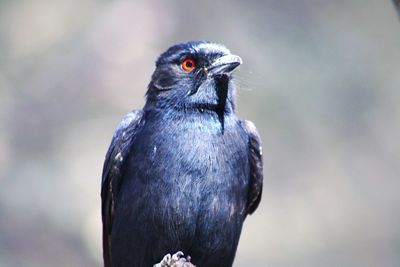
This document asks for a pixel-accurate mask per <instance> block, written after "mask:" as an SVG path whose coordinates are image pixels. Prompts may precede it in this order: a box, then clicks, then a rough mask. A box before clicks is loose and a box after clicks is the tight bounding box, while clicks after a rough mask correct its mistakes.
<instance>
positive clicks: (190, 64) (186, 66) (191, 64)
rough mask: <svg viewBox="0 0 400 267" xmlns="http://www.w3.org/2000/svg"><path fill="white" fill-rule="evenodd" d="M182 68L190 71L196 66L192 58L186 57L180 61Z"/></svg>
mask: <svg viewBox="0 0 400 267" xmlns="http://www.w3.org/2000/svg"><path fill="white" fill-rule="evenodd" d="M181 66H182V69H183V70H184V71H187V72H190V71H192V70H193V69H194V68H195V67H196V63H195V62H194V60H193V59H191V58H187V59H185V60H184V61H182V63H181Z"/></svg>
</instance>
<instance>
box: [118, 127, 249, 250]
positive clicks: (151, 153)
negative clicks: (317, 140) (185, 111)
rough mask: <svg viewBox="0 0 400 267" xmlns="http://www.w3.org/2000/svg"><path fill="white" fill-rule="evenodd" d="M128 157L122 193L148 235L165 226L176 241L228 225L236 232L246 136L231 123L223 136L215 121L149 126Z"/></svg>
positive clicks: (244, 187) (243, 192)
mask: <svg viewBox="0 0 400 267" xmlns="http://www.w3.org/2000/svg"><path fill="white" fill-rule="evenodd" d="M132 153H133V155H132V156H131V158H130V160H129V166H128V172H127V173H128V175H129V177H126V178H127V180H129V182H128V185H127V188H128V187H129V188H130V189H128V190H129V191H130V192H129V193H127V194H128V195H130V203H135V204H134V205H135V207H136V211H133V213H136V218H139V219H138V220H142V223H146V224H149V225H153V226H154V227H155V228H154V229H153V230H154V231H157V230H156V229H159V230H161V229H164V228H165V226H166V225H167V226H168V229H169V231H168V232H170V233H173V235H176V236H177V240H180V242H183V241H182V240H188V242H192V241H191V240H193V238H194V235H198V236H197V238H198V239H199V238H200V239H201V236H202V235H201V233H202V232H204V233H206V232H207V235H204V238H206V237H207V236H208V234H209V232H210V231H211V232H214V233H215V234H218V232H221V231H222V232H223V231H225V232H226V229H229V227H227V226H228V225H229V224H232V223H233V224H237V225H240V227H239V228H241V223H242V221H243V220H244V217H245V204H246V198H247V192H248V179H249V165H248V154H247V153H248V151H247V139H246V135H245V133H244V132H243V130H242V129H241V127H239V125H238V123H237V121H236V120H234V119H228V120H227V123H226V125H225V130H224V133H223V134H222V133H221V131H220V128H219V126H218V122H217V121H211V122H210V121H201V120H200V121H196V120H188V121H183V122H182V121H169V122H168V121H167V122H165V121H163V122H157V123H156V122H154V123H150V124H148V125H146V126H145V127H144V130H143V131H142V132H141V133H140V135H138V138H137V139H136V141H135V144H134V151H133V152H132ZM124 179H125V178H124ZM143 206H146V208H147V211H146V213H143V214H142V213H141V211H139V210H138V209H140V208H141V207H143ZM137 215H139V216H137ZM224 228H225V229H224ZM163 231H164V232H165V229H164V230H163ZM232 231H233V230H232ZM239 231H240V229H239ZM227 235H228V236H229V237H230V238H234V236H236V235H237V233H235V234H234V233H233V232H231V233H227ZM178 236H179V237H178ZM169 238H170V237H169ZM232 242H234V240H232ZM210 246H212V245H210Z"/></svg>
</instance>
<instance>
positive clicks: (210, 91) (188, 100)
mask: <svg viewBox="0 0 400 267" xmlns="http://www.w3.org/2000/svg"><path fill="white" fill-rule="evenodd" d="M241 63H242V60H241V58H240V57H238V56H235V55H233V54H231V52H230V51H229V50H228V49H227V48H226V47H224V46H223V45H219V44H215V43H210V42H205V41H191V42H186V43H181V44H177V45H174V46H172V47H170V48H169V49H168V50H167V51H166V52H164V53H162V54H161V55H160V57H159V58H158V60H157V62H156V69H155V71H154V73H153V75H152V79H151V82H150V84H149V87H148V91H147V103H146V107H145V108H147V109H151V108H157V109H166V110H170V109H175V110H180V111H189V110H190V111H196V110H198V111H201V112H203V111H204V110H208V111H215V112H217V113H218V114H219V116H223V114H226V113H229V112H233V111H234V99H233V98H234V86H233V83H232V75H231V73H232V71H233V70H234V69H235V68H236V67H237V66H239V65H240V64H241Z"/></svg>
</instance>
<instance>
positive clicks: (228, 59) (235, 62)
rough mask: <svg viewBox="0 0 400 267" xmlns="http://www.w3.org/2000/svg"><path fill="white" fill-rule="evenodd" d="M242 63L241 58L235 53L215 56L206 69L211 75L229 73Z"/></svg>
mask: <svg viewBox="0 0 400 267" xmlns="http://www.w3.org/2000/svg"><path fill="white" fill-rule="evenodd" d="M240 64H242V59H241V58H240V57H239V56H236V55H226V56H222V57H219V58H217V59H216V60H215V61H214V62H213V63H212V64H211V66H209V67H208V68H207V71H208V72H209V73H211V74H212V75H221V74H229V73H231V72H232V71H233V70H234V69H236V68H237V67H238V66H239V65H240Z"/></svg>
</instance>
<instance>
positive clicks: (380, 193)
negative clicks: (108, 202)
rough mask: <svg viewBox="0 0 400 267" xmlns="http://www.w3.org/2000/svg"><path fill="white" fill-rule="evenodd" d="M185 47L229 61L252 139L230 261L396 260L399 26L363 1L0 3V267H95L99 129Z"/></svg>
mask: <svg viewBox="0 0 400 267" xmlns="http://www.w3.org/2000/svg"><path fill="white" fill-rule="evenodd" d="M193 39H206V40H211V41H215V42H219V43H223V44H225V45H226V46H227V47H228V48H229V49H230V50H231V51H232V52H233V53H236V54H238V55H240V56H241V57H242V58H243V61H244V64H243V66H242V67H241V68H240V69H239V71H238V72H236V74H237V83H238V85H239V89H238V99H237V100H238V113H239V115H240V116H241V117H243V118H247V119H251V120H252V121H253V122H255V124H256V125H257V127H258V129H259V131H260V133H261V135H262V139H263V146H264V154H265V180H264V183H265V186H264V192H263V200H262V203H261V205H260V207H259V208H258V210H257V212H256V213H255V214H254V215H252V216H250V217H248V219H247V220H246V222H245V225H244V230H243V233H242V237H241V240H240V245H239V248H238V252H237V257H236V260H235V264H234V265H235V266H238V267H239V266H243V267H244V266H260V267H264V266H268V267H269V266H271V267H292V266H296V267H314V266H315V267H317V266H318V267H320V266H324V267H325V266H328V267H329V266H332V267H337V266H341V267H361V266H362V267H368V266H371V267H372V266H380V267H391V266H393V267H398V266H400V226H399V225H400V192H399V189H400V179H399V178H400V177H399V176H400V142H399V136H400V21H399V20H398V14H397V13H396V10H395V8H394V5H393V4H392V3H391V2H390V1H374V0H368V1H365V0H347V1H320V0H298V1H288V0H267V1H239V0H236V1H232V0H230V1H227V0H226V1H201V3H194V2H192V1H178V0H176V1H157V2H156V1H104V0H103V1H99V0H96V1H95V0H79V1H78V0H69V1H54V0H38V1H7V0H3V1H0V266H1V267H20V266H28V267H36V266H40V267H54V266H58V267H64V266H65V267H71V266H74V267H80V266H85V267H86V266H94V267H100V266H102V255H101V216H100V176H101V170H102V164H103V159H104V155H105V153H106V150H107V148H108V145H109V143H110V141H111V136H112V134H113V131H114V129H115V127H116V125H117V124H118V123H119V121H120V119H121V117H122V116H123V115H124V114H126V113H127V112H128V111H130V110H131V109H134V108H141V107H142V106H143V104H144V94H145V91H146V86H147V83H148V82H149V80H150V75H151V73H152V71H153V69H154V61H155V59H156V58H157V56H158V55H159V54H160V53H161V52H163V51H164V50H165V49H166V48H168V47H169V46H170V45H172V44H174V43H177V42H181V41H187V40H193ZM199 267H201V266H199Z"/></svg>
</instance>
